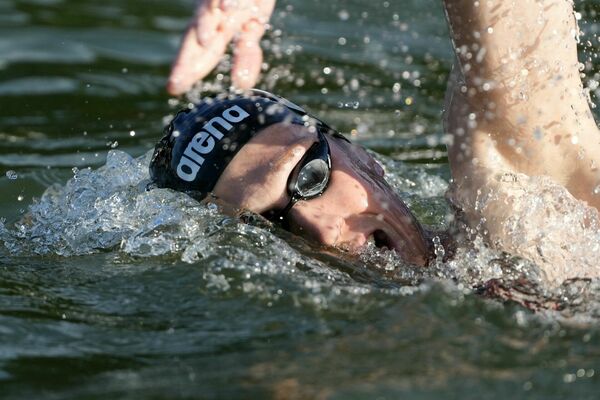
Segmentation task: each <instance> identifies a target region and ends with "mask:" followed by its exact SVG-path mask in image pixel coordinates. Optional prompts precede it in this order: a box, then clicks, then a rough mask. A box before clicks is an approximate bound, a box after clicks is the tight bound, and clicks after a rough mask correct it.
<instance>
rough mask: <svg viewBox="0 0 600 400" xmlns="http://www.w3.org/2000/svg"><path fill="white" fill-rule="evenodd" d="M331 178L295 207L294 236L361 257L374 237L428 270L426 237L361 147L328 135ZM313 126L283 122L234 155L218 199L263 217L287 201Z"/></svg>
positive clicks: (290, 220)
mask: <svg viewBox="0 0 600 400" xmlns="http://www.w3.org/2000/svg"><path fill="white" fill-rule="evenodd" d="M326 137H327V141H328V143H329V146H330V151H331V162H332V170H331V177H330V181H329V184H328V186H327V189H326V190H325V192H324V193H323V194H322V195H321V196H319V197H317V198H313V199H310V200H305V201H304V200H301V201H299V202H298V203H296V204H295V205H294V206H293V208H292V209H291V210H290V212H289V213H288V215H287V221H288V223H289V226H290V230H291V231H292V232H294V233H297V234H301V235H303V236H307V237H309V238H312V239H314V240H316V241H318V242H319V243H322V244H325V245H330V246H335V247H340V248H344V249H347V250H349V251H351V252H358V251H360V250H361V249H362V248H363V247H364V246H365V245H366V244H367V242H368V241H369V240H370V239H371V238H372V239H373V240H374V242H375V244H376V245H378V246H380V247H388V248H393V249H395V250H396V251H397V252H398V253H399V255H400V256H401V257H402V258H403V259H404V260H405V261H407V262H409V263H412V264H415V265H420V266H425V265H427V262H428V260H429V259H430V258H431V257H430V246H429V243H428V240H427V239H426V232H425V231H424V229H423V228H422V227H421V225H420V224H419V222H418V221H417V220H416V219H415V218H414V216H413V215H412V214H411V212H410V211H409V210H408V208H407V207H406V205H405V204H404V202H403V201H402V200H401V199H400V197H398V195H397V194H396V193H395V192H394V190H392V189H391V188H390V186H389V185H388V184H387V182H386V181H385V179H384V178H383V176H384V171H383V168H382V167H381V166H380V165H379V164H378V163H377V161H375V160H374V159H373V157H371V156H370V155H369V154H368V153H367V152H366V151H365V150H364V149H363V148H362V147H360V146H357V145H354V144H350V143H347V142H345V141H343V140H341V139H337V138H333V137H330V136H326ZM315 142H317V134H316V132H314V128H311V127H304V126H299V125H290V124H285V123H279V124H275V125H272V126H270V127H268V128H266V129H265V130H263V131H262V132H260V133H259V134H258V135H257V136H255V137H254V138H253V139H252V140H251V141H250V142H248V144H246V145H245V146H244V147H243V148H242V150H240V152H239V153H238V154H237V155H236V156H235V157H234V159H233V160H232V161H231V163H230V164H229V165H228V166H227V169H226V170H225V171H224V173H223V175H222V176H221V177H220V178H219V181H218V183H217V185H216V186H215V188H214V190H213V193H214V194H215V195H216V196H217V197H219V198H220V199H223V200H225V201H226V202H228V203H230V204H231V205H233V206H235V207H238V208H244V209H248V210H251V211H253V212H256V213H259V214H266V213H268V212H269V211H276V210H281V209H283V208H284V207H285V205H286V204H287V203H288V201H289V200H290V199H289V195H288V193H287V190H286V185H287V180H288V177H289V175H290V173H291V172H292V170H293V169H294V167H295V166H296V164H297V163H298V162H299V161H300V159H301V158H302V156H303V155H304V153H305V152H306V151H307V150H308V149H309V147H310V146H311V145H312V144H313V143H315Z"/></svg>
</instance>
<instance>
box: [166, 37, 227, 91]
mask: <svg viewBox="0 0 600 400" xmlns="http://www.w3.org/2000/svg"><path fill="white" fill-rule="evenodd" d="M231 38H232V34H231V33H227V32H219V33H217V34H216V35H215V36H214V37H213V39H212V40H211V41H210V44H209V45H208V46H202V45H200V44H199V43H198V41H197V40H196V32H195V29H194V27H193V26H191V27H190V28H189V29H188V30H187V32H186V33H185V35H184V37H183V41H182V43H181V48H180V49H179V53H178V54H177V57H176V59H175V62H174V63H173V67H172V68H171V75H170V76H169V81H168V83H167V91H168V92H169V93H170V94H172V95H179V94H182V93H184V92H186V91H187V90H189V89H190V88H191V87H192V85H193V84H194V83H195V82H196V81H198V80H199V79H202V78H204V77H205V76H206V75H207V74H208V73H209V72H210V71H212V69H213V68H214V67H215V66H216V65H217V64H218V63H219V60H220V59H221V57H223V54H225V49H226V46H227V43H229V41H230V40H231Z"/></svg>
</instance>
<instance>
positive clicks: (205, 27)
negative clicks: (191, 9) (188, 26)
mask: <svg viewBox="0 0 600 400" xmlns="http://www.w3.org/2000/svg"><path fill="white" fill-rule="evenodd" d="M222 17H223V12H222V11H221V9H220V8H219V0H207V1H203V2H202V3H201V4H200V5H199V6H198V9H197V11H196V16H195V18H194V23H195V28H196V35H197V40H198V43H199V44H200V45H202V46H208V45H209V43H210V41H211V40H212V38H213V37H214V35H215V34H216V32H217V27H218V26H219V24H220V23H221V19H222Z"/></svg>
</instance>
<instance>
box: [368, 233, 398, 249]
mask: <svg viewBox="0 0 600 400" xmlns="http://www.w3.org/2000/svg"><path fill="white" fill-rule="evenodd" d="M373 242H374V244H375V247H377V248H380V249H387V250H390V249H393V248H394V245H393V243H392V240H391V238H390V237H389V236H388V235H387V234H386V233H385V232H384V231H382V230H381V229H377V230H376V231H374V232H373Z"/></svg>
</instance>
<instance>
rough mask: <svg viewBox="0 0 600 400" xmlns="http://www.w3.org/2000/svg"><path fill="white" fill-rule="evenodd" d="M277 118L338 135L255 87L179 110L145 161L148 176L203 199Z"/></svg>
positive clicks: (280, 120) (295, 107)
mask: <svg viewBox="0 0 600 400" xmlns="http://www.w3.org/2000/svg"><path fill="white" fill-rule="evenodd" d="M279 122H287V123H291V124H297V125H306V126H310V125H314V126H317V127H319V128H321V129H322V128H325V132H327V133H330V134H334V135H336V136H338V135H339V136H341V135H340V134H339V133H338V132H336V131H334V130H333V129H331V128H329V126H327V125H326V124H325V123H323V122H322V121H320V120H318V119H316V118H314V117H312V116H309V115H308V114H307V113H306V111H304V110H303V109H302V108H301V107H299V106H297V105H295V104H293V103H291V102H289V101H287V100H285V99H283V98H281V97H279V96H275V95H273V94H271V93H268V92H264V91H261V90H253V91H252V92H251V93H250V94H245V95H241V94H235V95H220V96H216V97H211V98H205V99H203V100H202V101H201V102H200V103H198V104H194V106H193V107H191V108H189V109H186V110H182V111H179V112H178V113H177V115H176V116H175V118H173V120H172V121H171V123H170V124H169V125H168V126H167V127H166V128H165V136H164V137H163V138H162V139H161V141H160V142H158V143H157V144H156V147H155V149H154V154H153V155H152V160H151V161H150V177H151V178H152V181H153V182H154V183H155V184H156V186H158V187H161V188H171V189H175V190H178V191H182V192H187V193H189V194H191V195H193V197H196V198H201V197H204V196H205V195H206V194H207V193H208V192H210V191H211V190H212V189H213V188H214V187H215V185H216V184H217V181H218V180H219V177H220V176H221V174H222V173H223V171H224V170H225V168H226V167H227V165H228V164H229V163H230V162H231V160H232V159H233V157H234V156H235V155H236V154H237V152H238V151H239V150H240V149H241V148H242V147H243V146H244V144H246V143H247V142H248V141H249V140H250V139H251V138H252V137H253V136H254V135H256V134H257V133H258V132H260V131H261V130H262V129H264V128H266V127H268V126H270V125H273V124H276V123H279ZM342 137H343V136H342ZM344 139H345V138H344Z"/></svg>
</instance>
